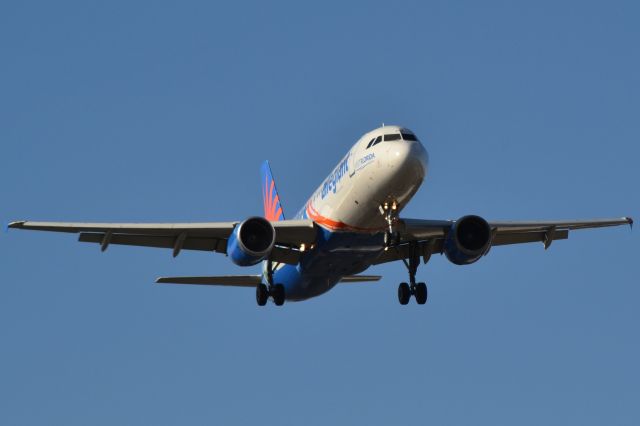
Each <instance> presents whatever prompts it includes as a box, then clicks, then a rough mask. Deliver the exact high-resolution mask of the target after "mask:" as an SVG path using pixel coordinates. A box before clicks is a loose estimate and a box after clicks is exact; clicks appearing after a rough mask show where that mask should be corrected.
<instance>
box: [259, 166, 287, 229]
mask: <svg viewBox="0 0 640 426" xmlns="http://www.w3.org/2000/svg"><path fill="white" fill-rule="evenodd" d="M260 175H261V177H262V203H263V205H264V217H265V218H266V219H267V220H272V221H277V220H284V212H283V211H282V205H281V204H280V197H279V196H278V190H277V189H276V182H275V180H274V179H273V174H272V173H271V167H269V162H268V161H265V162H264V163H262V167H260Z"/></svg>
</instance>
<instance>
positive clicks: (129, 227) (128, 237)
mask: <svg viewBox="0 0 640 426" xmlns="http://www.w3.org/2000/svg"><path fill="white" fill-rule="evenodd" d="M239 223H240V222H205V223H72V222H33V221H18V222H12V223H10V224H9V228H16V229H28V230H34V231H53V232H69V233H79V234H80V236H79V241H82V242H88V243H98V244H100V247H101V249H102V251H104V250H106V249H107V247H108V246H109V245H110V244H122V245H131V246H144V247H161V248H170V249H173V256H174V257H175V256H177V255H178V254H179V253H180V251H181V250H183V249H184V250H205V251H214V252H217V253H225V254H226V251H227V239H228V238H229V236H230V235H231V233H232V232H233V229H234V228H235V227H236V225H238V224H239ZM271 224H272V225H273V227H274V229H275V231H276V245H275V247H274V248H273V251H272V252H271V255H270V256H269V258H270V259H271V260H272V261H274V262H280V263H288V264H296V263H297V262H298V260H299V258H300V251H299V250H298V249H299V248H300V246H301V245H303V244H305V245H307V246H308V245H310V244H313V242H315V238H316V227H315V224H314V222H313V221H311V220H283V221H277V222H271Z"/></svg>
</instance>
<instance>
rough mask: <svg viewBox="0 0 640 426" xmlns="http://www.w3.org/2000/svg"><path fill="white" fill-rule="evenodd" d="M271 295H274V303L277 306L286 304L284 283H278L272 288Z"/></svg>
mask: <svg viewBox="0 0 640 426" xmlns="http://www.w3.org/2000/svg"><path fill="white" fill-rule="evenodd" d="M271 296H273V303H275V304H276V306H282V305H283V304H284V286H283V285H282V284H276V285H274V286H273V288H272V289H271Z"/></svg>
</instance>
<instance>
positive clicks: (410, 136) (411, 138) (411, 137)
mask: <svg viewBox="0 0 640 426" xmlns="http://www.w3.org/2000/svg"><path fill="white" fill-rule="evenodd" d="M402 139H404V140H405V141H417V140H418V138H416V135H414V134H413V133H407V132H402Z"/></svg>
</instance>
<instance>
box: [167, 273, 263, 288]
mask: <svg viewBox="0 0 640 426" xmlns="http://www.w3.org/2000/svg"><path fill="white" fill-rule="evenodd" d="M261 282H262V275H221V276H216V277H160V278H158V279H157V280H156V283H159V284H199V285H222V286H231V287H255V286H257V285H258V284H260V283H261Z"/></svg>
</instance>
